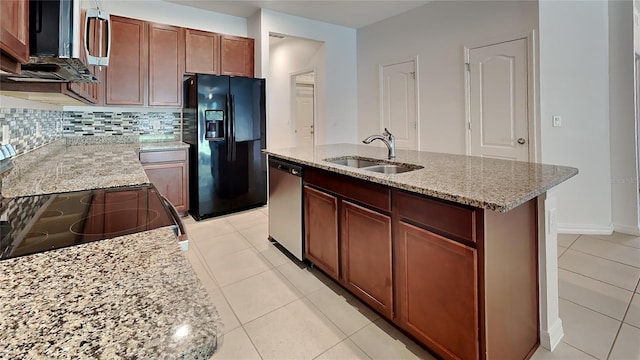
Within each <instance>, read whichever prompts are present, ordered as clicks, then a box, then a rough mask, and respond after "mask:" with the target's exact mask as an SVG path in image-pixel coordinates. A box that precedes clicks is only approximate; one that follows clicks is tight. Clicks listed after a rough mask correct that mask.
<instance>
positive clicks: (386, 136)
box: [362, 128, 396, 160]
mask: <svg viewBox="0 0 640 360" xmlns="http://www.w3.org/2000/svg"><path fill="white" fill-rule="evenodd" d="M373 140H380V141H382V142H383V143H384V144H385V145H387V149H389V160H393V159H395V158H396V138H395V137H394V136H393V134H391V133H390V132H389V130H387V128H384V132H383V133H382V135H371V136H369V137H368V138H366V139H364V140H362V142H363V143H365V144H371V142H372V141H373Z"/></svg>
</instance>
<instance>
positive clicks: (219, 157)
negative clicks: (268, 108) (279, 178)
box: [182, 74, 267, 220]
mask: <svg viewBox="0 0 640 360" xmlns="http://www.w3.org/2000/svg"><path fill="white" fill-rule="evenodd" d="M183 104H184V109H183V124H182V139H183V141H184V142H186V143H188V144H189V145H190V147H189V148H190V153H189V175H190V176H189V201H190V204H189V206H190V210H189V212H190V213H191V215H192V216H193V217H194V218H195V219H196V220H201V219H204V218H208V217H212V216H217V215H223V214H229V213H232V212H235V211H240V210H244V209H250V208H253V207H257V206H262V205H264V204H266V203H267V163H266V155H264V154H262V152H261V150H262V149H264V148H265V147H266V144H267V138H266V124H265V122H266V116H265V80H264V79H254V78H247V77H236V76H217V75H205V74H196V75H191V76H188V77H185V80H184V98H183Z"/></svg>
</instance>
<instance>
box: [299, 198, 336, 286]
mask: <svg viewBox="0 0 640 360" xmlns="http://www.w3.org/2000/svg"><path fill="white" fill-rule="evenodd" d="M304 225H305V239H304V240H305V255H306V257H307V259H309V260H311V261H312V262H313V263H315V265H316V266H317V267H319V268H320V269H322V270H324V271H325V272H326V273H327V274H328V275H330V276H331V277H333V278H334V279H336V280H337V279H338V276H339V267H338V198H336V197H335V196H333V195H330V194H327V193H325V192H322V191H318V190H315V189H312V188H310V187H308V186H305V187H304Z"/></svg>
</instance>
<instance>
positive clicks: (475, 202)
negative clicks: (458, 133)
mask: <svg viewBox="0 0 640 360" xmlns="http://www.w3.org/2000/svg"><path fill="white" fill-rule="evenodd" d="M264 152H265V153H267V154H269V155H271V156H274V157H278V158H281V159H285V160H291V161H294V162H297V163H300V164H303V165H308V166H312V167H316V168H320V169H324V170H329V171H332V172H335V173H339V174H343V175H348V176H352V177H355V178H360V179H363V180H368V181H371V182H375V183H379V184H383V185H388V186H391V187H395V188H398V189H403V190H407V191H411V192H415V193H419V194H424V195H428V196H433V197H436V198H440V199H444V200H449V201H453V202H456V203H460V204H464V205H469V206H473V207H477V208H483V209H488V210H493V211H497V212H507V211H509V210H511V209H513V208H515V207H517V206H518V205H521V204H523V203H525V202H527V201H528V200H530V199H533V198H534V197H536V196H538V195H540V194H542V193H544V192H545V191H547V190H549V189H551V188H552V187H554V186H556V185H558V184H560V183H562V182H564V181H566V180H567V179H569V178H571V177H573V176H575V175H576V174H577V173H578V169H576V168H572V167H566V166H557V165H544V164H536V163H528V162H521V161H509V160H498V159H490V158H481V157H475V156H465V155H454V154H442V153H433V152H425V151H409V150H396V159H395V160H394V162H399V163H407V164H415V165H421V166H424V168H423V169H419V170H414V171H409V172H406V173H401V174H381V173H376V172H372V171H368V170H364V169H358V168H354V167H348V166H343V165H336V164H333V163H330V162H327V161H324V159H327V158H335V157H341V156H359V157H365V158H375V159H384V160H386V159H387V149H386V148H381V147H376V146H373V145H356V144H336V145H322V146H316V147H299V148H286V149H267V150H265V151H264Z"/></svg>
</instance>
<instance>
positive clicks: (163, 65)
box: [149, 24, 184, 106]
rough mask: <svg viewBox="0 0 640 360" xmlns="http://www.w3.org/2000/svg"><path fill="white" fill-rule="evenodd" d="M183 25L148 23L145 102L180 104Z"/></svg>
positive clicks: (151, 103) (167, 104)
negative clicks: (147, 71)
mask: <svg viewBox="0 0 640 360" xmlns="http://www.w3.org/2000/svg"><path fill="white" fill-rule="evenodd" d="M183 60H184V29H182V28H179V27H175V26H169V25H162V24H149V105H152V106H154V105H166V106H180V105H182V91H181V89H182V74H183V68H184V63H183Z"/></svg>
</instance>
